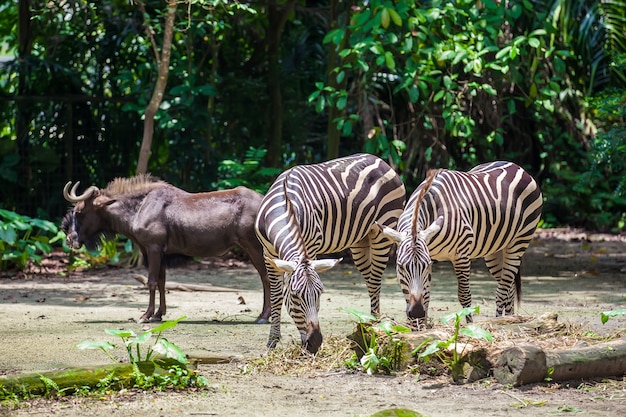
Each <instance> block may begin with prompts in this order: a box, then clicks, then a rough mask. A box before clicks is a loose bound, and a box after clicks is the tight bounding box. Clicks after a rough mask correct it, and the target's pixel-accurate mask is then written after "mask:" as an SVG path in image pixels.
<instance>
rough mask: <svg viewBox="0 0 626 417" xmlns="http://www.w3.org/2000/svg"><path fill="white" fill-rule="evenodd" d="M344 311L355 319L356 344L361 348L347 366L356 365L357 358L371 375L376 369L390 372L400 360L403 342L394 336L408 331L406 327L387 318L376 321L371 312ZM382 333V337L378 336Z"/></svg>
mask: <svg viewBox="0 0 626 417" xmlns="http://www.w3.org/2000/svg"><path fill="white" fill-rule="evenodd" d="M344 311H345V312H346V313H349V314H352V315H353V316H354V317H356V319H357V328H358V332H359V336H358V340H356V342H357V344H358V345H359V346H360V348H361V351H362V352H361V353H362V355H361V356H360V358H358V355H357V354H356V353H355V356H354V357H353V358H352V359H351V361H350V363H348V364H347V366H348V367H353V368H354V367H356V360H357V359H358V360H359V363H360V365H361V366H362V367H363V370H365V371H366V372H367V373H368V375H373V374H374V373H376V372H378V371H381V370H382V371H384V372H387V373H389V372H391V371H392V370H393V369H395V368H396V367H397V364H398V362H399V360H400V356H401V353H402V352H401V351H402V346H403V342H402V341H401V340H399V339H397V338H395V337H394V335H395V334H398V333H406V332H410V331H411V329H409V328H408V327H405V326H402V325H398V324H395V323H393V322H392V321H391V320H389V319H384V320H382V321H378V320H377V319H376V317H374V316H373V315H371V314H368V313H363V312H360V311H356V310H352V309H348V310H344ZM380 334H382V335H383V336H384V339H383V338H382V337H381V336H380Z"/></svg>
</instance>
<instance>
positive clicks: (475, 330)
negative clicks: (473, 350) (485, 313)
mask: <svg viewBox="0 0 626 417" xmlns="http://www.w3.org/2000/svg"><path fill="white" fill-rule="evenodd" d="M479 313H480V307H479V306H474V307H465V308H463V309H461V310H459V311H457V312H454V313H450V314H448V315H445V316H444V317H442V318H441V322H442V323H444V324H446V323H448V322H449V321H450V320H454V333H453V334H452V336H451V337H450V338H449V339H448V340H443V341H441V340H437V341H434V342H432V343H431V344H430V345H428V346H426V349H424V350H423V351H422V352H419V351H420V350H421V348H422V347H423V345H424V344H422V345H420V346H418V347H417V348H416V349H414V350H413V352H412V354H413V355H414V356H415V355H417V356H418V358H425V359H428V358H430V356H431V355H433V354H437V356H438V357H439V359H440V360H441V361H442V362H443V363H444V364H445V365H446V366H447V367H448V368H449V369H450V370H453V369H454V368H456V367H457V366H458V365H459V363H460V360H461V357H462V353H463V352H461V353H459V352H458V349H457V343H458V340H459V335H461V334H462V335H464V336H467V337H470V338H473V339H484V340H488V341H490V342H491V341H493V336H492V335H491V333H489V332H488V331H487V330H485V329H483V328H482V327H480V326H477V325H475V324H468V325H467V326H466V327H464V328H461V320H462V319H463V318H464V317H467V316H468V315H470V314H479ZM452 344H454V349H453V354H452V360H450V359H448V358H447V357H446V356H444V355H441V354H439V353H438V352H440V351H441V350H442V349H447V348H448V347H449V346H450V345H452Z"/></svg>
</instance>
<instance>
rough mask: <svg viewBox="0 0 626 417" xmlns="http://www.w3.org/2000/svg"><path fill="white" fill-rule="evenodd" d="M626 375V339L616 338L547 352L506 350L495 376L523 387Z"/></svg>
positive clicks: (527, 347) (524, 347)
mask: <svg viewBox="0 0 626 417" xmlns="http://www.w3.org/2000/svg"><path fill="white" fill-rule="evenodd" d="M624 374H626V340H624V339H615V340H612V341H610V342H606V343H601V344H597V345H593V346H584V347H574V348H570V349H566V350H550V351H543V350H542V349H540V348H539V347H537V346H533V345H520V346H515V347H511V348H508V349H505V350H504V351H503V352H502V354H501V355H500V357H499V358H498V359H497V361H496V364H495V366H494V368H493V375H494V377H495V378H496V379H497V380H498V382H500V383H502V384H511V385H513V386H520V385H524V384H530V383H533V382H541V381H544V380H546V379H550V380H553V381H566V380H570V379H583V378H595V377H608V376H622V375H624Z"/></svg>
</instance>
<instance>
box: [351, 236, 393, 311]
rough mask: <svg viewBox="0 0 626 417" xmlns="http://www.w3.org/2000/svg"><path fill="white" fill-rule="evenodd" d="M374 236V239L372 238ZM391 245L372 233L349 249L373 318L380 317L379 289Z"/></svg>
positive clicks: (383, 238)
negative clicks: (363, 285)
mask: <svg viewBox="0 0 626 417" xmlns="http://www.w3.org/2000/svg"><path fill="white" fill-rule="evenodd" d="M372 235H375V236H376V237H372ZM390 250H391V243H390V241H389V240H388V239H386V238H385V237H384V236H383V235H382V233H378V232H376V233H372V232H370V235H368V236H366V237H365V238H364V239H362V240H361V241H360V242H358V243H357V244H356V245H354V246H352V247H350V252H351V253H352V258H353V260H354V265H355V266H356V268H357V269H358V270H359V272H360V273H361V275H363V278H364V279H365V283H366V284H367V292H368V293H369V296H370V306H371V313H372V315H374V316H379V315H380V289H381V286H382V276H383V273H384V272H385V268H386V267H387V261H389V251H390Z"/></svg>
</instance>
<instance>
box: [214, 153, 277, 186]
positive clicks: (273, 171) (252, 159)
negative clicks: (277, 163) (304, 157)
mask: <svg viewBox="0 0 626 417" xmlns="http://www.w3.org/2000/svg"><path fill="white" fill-rule="evenodd" d="M266 154H267V149H263V148H258V149H257V148H254V147H252V146H251V147H250V148H248V150H247V151H246V154H245V157H244V159H243V162H239V161H236V160H234V159H226V160H223V161H222V162H220V165H219V167H218V169H217V171H218V175H219V179H218V180H217V182H216V183H215V184H214V186H215V188H217V189H219V190H223V189H228V188H234V187H237V186H239V185H243V186H245V187H248V188H251V189H253V190H255V191H258V192H260V193H261V194H264V193H265V192H266V191H267V190H268V188H269V187H270V185H271V184H272V182H273V181H274V179H275V178H276V177H277V176H278V174H280V172H281V170H280V169H278V168H269V167H263V166H262V165H261V162H262V160H263V158H264V157H265V155H266Z"/></svg>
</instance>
